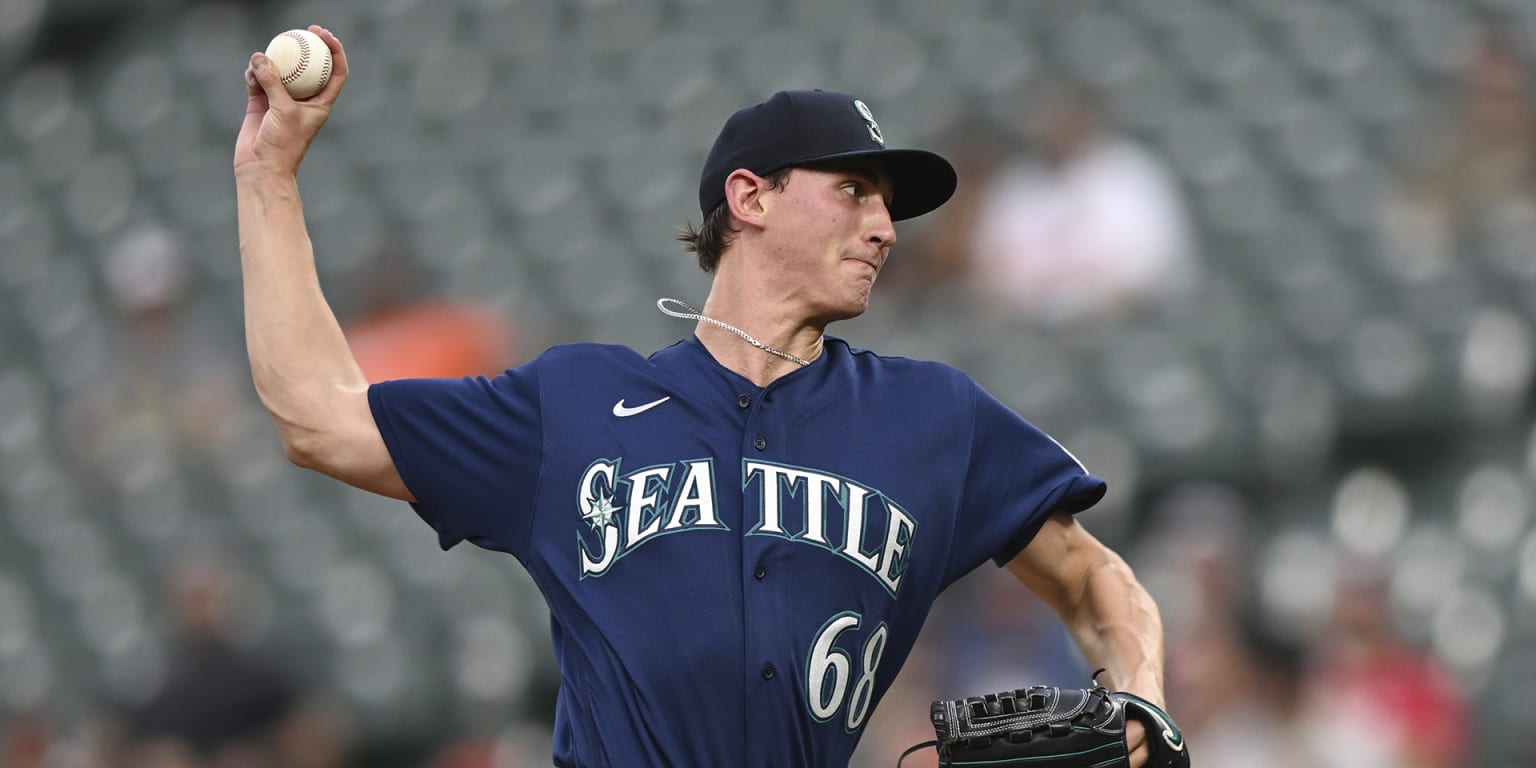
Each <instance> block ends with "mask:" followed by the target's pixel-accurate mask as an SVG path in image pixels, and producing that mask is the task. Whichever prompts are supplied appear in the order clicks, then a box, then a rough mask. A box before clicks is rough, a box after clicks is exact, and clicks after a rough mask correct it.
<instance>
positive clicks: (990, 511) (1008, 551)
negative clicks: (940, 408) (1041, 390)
mask: <svg viewBox="0 0 1536 768" xmlns="http://www.w3.org/2000/svg"><path fill="white" fill-rule="evenodd" d="M972 386H973V387H974V422H973V426H972V433H971V434H972V437H971V446H970V449H971V450H970V463H969V466H968V469H967V472H966V479H965V489H964V495H963V497H962V500H961V504H960V517H959V519H958V520H957V521H956V522H955V526H956V528H955V534H954V537H953V541H954V544H953V545H952V549H951V551H950V561H949V571H948V572H947V573H946V574H945V582H944V583H945V585H946V586H947V585H948V584H950V583H953V582H954V581H956V580H958V579H959V578H960V577H962V576H964V575H965V574H967V573H969V572H971V571H972V570H973V569H975V568H976V567H977V566H979V565H981V564H982V563H983V562H984V561H986V560H987V559H988V558H990V559H991V560H992V561H993V562H995V563H997V564H998V565H999V566H1002V565H1006V564H1007V563H1008V562H1009V561H1010V560H1012V559H1013V558H1014V557H1016V556H1017V555H1018V554H1019V553H1020V552H1022V551H1023V550H1024V547H1025V546H1026V545H1027V544H1029V542H1030V540H1031V539H1033V538H1034V537H1035V534H1036V533H1037V532H1038V531H1039V530H1040V527H1041V526H1042V525H1044V524H1045V521H1046V519H1047V518H1049V517H1050V516H1051V514H1053V513H1055V512H1057V511H1065V512H1072V513H1076V512H1080V511H1082V510H1084V509H1087V508H1089V507H1091V506H1093V505H1094V504H1096V503H1098V501H1099V499H1102V498H1103V497H1104V492H1105V491H1106V490H1107V486H1106V485H1105V483H1104V481H1103V480H1100V479H1099V478H1097V477H1094V476H1092V475H1090V474H1088V472H1087V470H1085V469H1084V468H1083V465H1082V464H1080V463H1078V461H1077V459H1076V457H1074V456H1073V455H1072V454H1071V453H1068V452H1067V450H1066V449H1065V448H1063V447H1061V444H1059V443H1057V442H1056V441H1055V440H1053V439H1051V437H1050V436H1049V435H1047V434H1045V433H1044V432H1042V431H1040V429H1038V428H1037V427H1035V426H1034V425H1033V424H1030V423H1029V422H1028V421H1025V420H1024V418H1023V417H1021V416H1019V415H1018V414H1017V413H1014V412H1013V410H1012V409H1010V408H1009V407H1008V406H1006V405H1004V404H1003V403H1001V402H999V401H998V400H997V398H995V397H993V396H992V395H991V393H989V392H987V391H986V390H984V389H982V388H981V387H980V386H979V385H974V384H973V385H972Z"/></svg>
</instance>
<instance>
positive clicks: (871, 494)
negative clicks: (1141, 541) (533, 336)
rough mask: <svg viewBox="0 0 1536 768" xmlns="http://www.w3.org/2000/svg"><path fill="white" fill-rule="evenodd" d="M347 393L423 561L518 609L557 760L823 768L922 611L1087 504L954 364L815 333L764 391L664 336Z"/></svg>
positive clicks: (1092, 491)
mask: <svg viewBox="0 0 1536 768" xmlns="http://www.w3.org/2000/svg"><path fill="white" fill-rule="evenodd" d="M369 402H370V403H371V405H372V408H373V415H374V418H375V420H376V421H377V422H378V425H379V430H380V432H382V433H383V436H384V441H385V443H386V444H387V445H388V447H389V451H390V454H391V455H392V456H393V457H394V461H395V465H396V467H397V468H398V469H399V472H400V476H401V478H402V479H404V481H405V484H406V485H407V486H408V487H409V488H410V490H411V492H412V493H413V494H414V495H415V496H416V498H417V499H418V501H417V503H416V504H415V505H414V507H415V508H416V510H417V512H418V513H419V514H420V515H421V517H422V518H423V519H425V520H426V521H427V522H428V523H430V524H431V525H432V527H433V528H434V529H436V531H437V533H438V536H439V538H440V540H441V543H442V545H443V547H445V548H447V547H451V546H453V545H454V544H456V543H458V542H459V541H462V540H468V541H471V542H473V543H475V544H478V545H480V546H483V547H488V548H491V549H496V550H501V551H504V552H508V553H510V554H512V555H514V556H516V557H517V558H518V559H519V560H520V561H521V562H522V563H523V565H524V566H526V567H527V569H528V571H529V572H530V573H531V574H532V576H533V579H534V581H535V582H536V583H537V584H538V586H539V589H540V590H541V591H542V592H543V595H544V598H545V600H546V601H547V602H548V604H549V610H550V616H551V619H552V632H551V634H552V636H553V637H552V639H553V643H554V651H555V656H556V658H557V659H558V662H559V666H560V673H561V683H562V685H561V689H560V695H559V701H558V704H557V715H556V725H555V739H554V745H555V762H556V764H557V765H561V766H608V765H620V766H630V765H675V766H723V765H742V766H746V765H751V766H759V765H778V766H792V765H793V766H799V765H846V764H847V762H848V760H849V759H850V757H851V755H852V753H853V750H854V746H855V745H856V744H857V743H858V739H859V734H860V733H861V732H862V730H863V726H864V724H865V723H867V722H868V721H869V715H870V713H871V712H872V711H873V710H874V708H875V705H876V704H877V703H878V702H879V701H880V697H881V695H882V694H884V693H885V691H886V689H887V688H888V687H889V686H890V684H891V682H892V681H893V680H894V679H895V677H896V673H897V671H898V670H900V668H901V665H902V662H903V661H904V660H905V659H906V657H907V654H908V652H909V651H910V650H911V647H912V644H913V642H914V641H915V640H916V639H917V635H918V630H919V629H920V628H921V626H922V624H923V619H924V617H925V616H926V615H927V613H928V610H929V607H930V606H931V605H932V603H933V601H934V598H936V597H937V596H938V594H939V593H940V592H941V591H942V590H943V589H944V588H945V587H947V586H948V585H950V584H951V583H953V582H954V581H955V580H957V579H959V578H960V577H961V576H963V575H965V574H966V573H967V572H969V571H971V570H972V569H973V568H975V567H977V566H978V565H980V564H981V563H982V562H984V561H986V560H988V559H992V560H994V561H995V562H997V563H998V564H1003V563H1006V562H1007V561H1008V560H1010V559H1012V558H1013V557H1014V556H1015V555H1016V554H1018V552H1019V551H1020V550H1022V549H1023V548H1024V546H1025V545H1026V544H1027V543H1028V542H1029V540H1030V538H1031V537H1032V536H1033V535H1034V534H1035V532H1036V531H1038V530H1039V527H1040V526H1041V524H1042V523H1043V522H1044V521H1045V518H1046V517H1047V516H1049V514H1050V513H1051V512H1052V511H1054V510H1067V511H1072V512H1076V511H1078V510H1081V509H1084V508H1087V507H1088V506H1091V505H1092V504H1094V503H1095V502H1097V501H1098V500H1099V498H1100V497H1102V496H1103V494H1104V490H1105V486H1104V483H1103V481H1101V480H1099V479H1098V478H1095V477H1092V476H1090V475H1088V474H1087V473H1086V472H1085V471H1084V470H1083V468H1082V467H1081V466H1080V465H1079V464H1078V463H1077V461H1076V460H1075V459H1073V458H1072V456H1071V455H1070V454H1068V453H1067V452H1066V451H1065V450H1063V449H1062V448H1061V446H1059V445H1057V444H1056V443H1055V442H1054V441H1053V440H1051V438H1050V437H1048V436H1046V435H1045V434H1044V433H1042V432H1041V431H1039V430H1038V429H1036V428H1034V427H1033V426H1031V425H1030V424H1028V423H1027V422H1025V421H1024V420H1023V419H1022V418H1020V417H1019V416H1018V415H1016V414H1014V413H1013V412H1012V411H1010V410H1009V409H1008V408H1007V407H1005V406H1004V405H1002V404H1001V403H999V402H998V401H997V400H996V399H994V398H993V397H992V396H991V395H989V394H987V393H986V392H985V391H984V390H983V389H982V388H981V387H979V386H978V385H977V384H976V383H975V382H974V381H972V380H971V379H970V378H969V377H967V376H966V375H964V374H963V373H960V372H959V371H956V370H955V369H953V368H950V367H948V366H944V365H941V364H938V363H930V362H919V361H914V360H908V359H904V358H895V357H884V356H880V355H876V354H873V353H871V352H867V351H863V350H856V349H852V348H850V347H849V346H848V345H847V344H846V343H844V342H842V341H840V340H838V339H834V338H831V337H828V338H827V340H826V345H825V352H824V354H822V355H821V357H819V358H817V359H816V360H815V361H814V362H813V363H812V364H811V365H809V366H806V367H804V368H801V369H798V370H796V371H793V372H791V373H789V374H787V375H785V376H783V377H781V378H779V379H777V380H776V381H774V382H773V383H771V384H769V385H768V386H767V387H758V386H756V385H754V384H753V383H752V382H750V381H748V380H747V379H745V378H743V377H741V376H740V375H738V374H736V373H734V372H732V371H730V370H729V369H727V368H725V367H724V366H722V365H720V364H719V363H717V362H716V361H715V360H714V358H713V357H712V356H711V355H710V354H709V352H708V351H707V350H706V349H705V348H704V346H703V345H702V344H700V343H699V342H698V340H697V339H690V340H688V341H683V342H679V343H678V344H675V345H673V346H671V347H668V348H666V349H663V350H661V351H659V352H657V353H655V354H654V355H651V356H650V357H649V358H645V357H642V356H640V355H639V354H637V353H635V352H634V351H632V350H629V349H627V348H624V347H616V346H602V345H595V344H577V345H571V346H562V347H556V348H554V349H551V350H549V351H547V352H545V353H544V354H543V355H541V356H539V357H538V358H537V359H536V360H534V361H532V362H530V363H528V364H527V365H524V366H522V367H520V368H517V369H515V370H511V371H508V372H507V373H505V374H503V375H500V376H497V377H496V378H494V379H486V378H479V379H459V380H406V381H395V382H386V383H382V384H377V385H375V386H373V387H372V388H371V389H370V390H369Z"/></svg>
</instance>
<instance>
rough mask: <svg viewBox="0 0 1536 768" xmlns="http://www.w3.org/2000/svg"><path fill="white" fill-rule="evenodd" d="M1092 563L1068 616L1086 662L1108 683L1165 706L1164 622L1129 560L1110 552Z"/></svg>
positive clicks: (1069, 625)
mask: <svg viewBox="0 0 1536 768" xmlns="http://www.w3.org/2000/svg"><path fill="white" fill-rule="evenodd" d="M1106 555H1107V557H1106V559H1105V560H1104V561H1102V562H1101V563H1099V564H1097V565H1095V566H1094V567H1092V568H1090V569H1089V570H1088V572H1087V574H1086V576H1085V578H1084V582H1083V585H1082V589H1083V593H1082V595H1081V600H1080V601H1079V602H1078V603H1077V608H1076V610H1075V611H1074V612H1073V613H1072V615H1070V616H1065V617H1063V618H1064V619H1066V622H1067V625H1068V627H1069V628H1070V629H1071V631H1072V635H1073V637H1074V638H1075V639H1076V640H1077V644H1078V647H1079V648H1081V649H1082V651H1083V655H1084V656H1085V657H1086V658H1087V660H1088V662H1089V664H1091V665H1092V666H1093V667H1094V668H1095V669H1098V668H1103V669H1105V670H1107V674H1108V675H1109V679H1108V681H1107V682H1108V684H1109V686H1110V687H1111V688H1114V689H1116V690H1123V691H1129V692H1131V693H1135V694H1137V695H1138V696H1141V697H1143V698H1145V699H1148V700H1150V701H1151V702H1153V703H1154V704H1157V705H1158V706H1163V705H1164V697H1163V622H1162V618H1161V617H1160V616H1159V615H1158V611H1157V604H1156V603H1155V602H1153V600H1152V596H1151V595H1149V594H1147V591H1146V589H1144V588H1143V587H1142V586H1141V584H1140V582H1138V581H1137V580H1136V576H1135V574H1133V573H1132V572H1131V568H1130V566H1129V565H1126V563H1125V561H1124V560H1123V559H1121V558H1120V556H1119V555H1116V554H1114V553H1112V552H1106Z"/></svg>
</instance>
